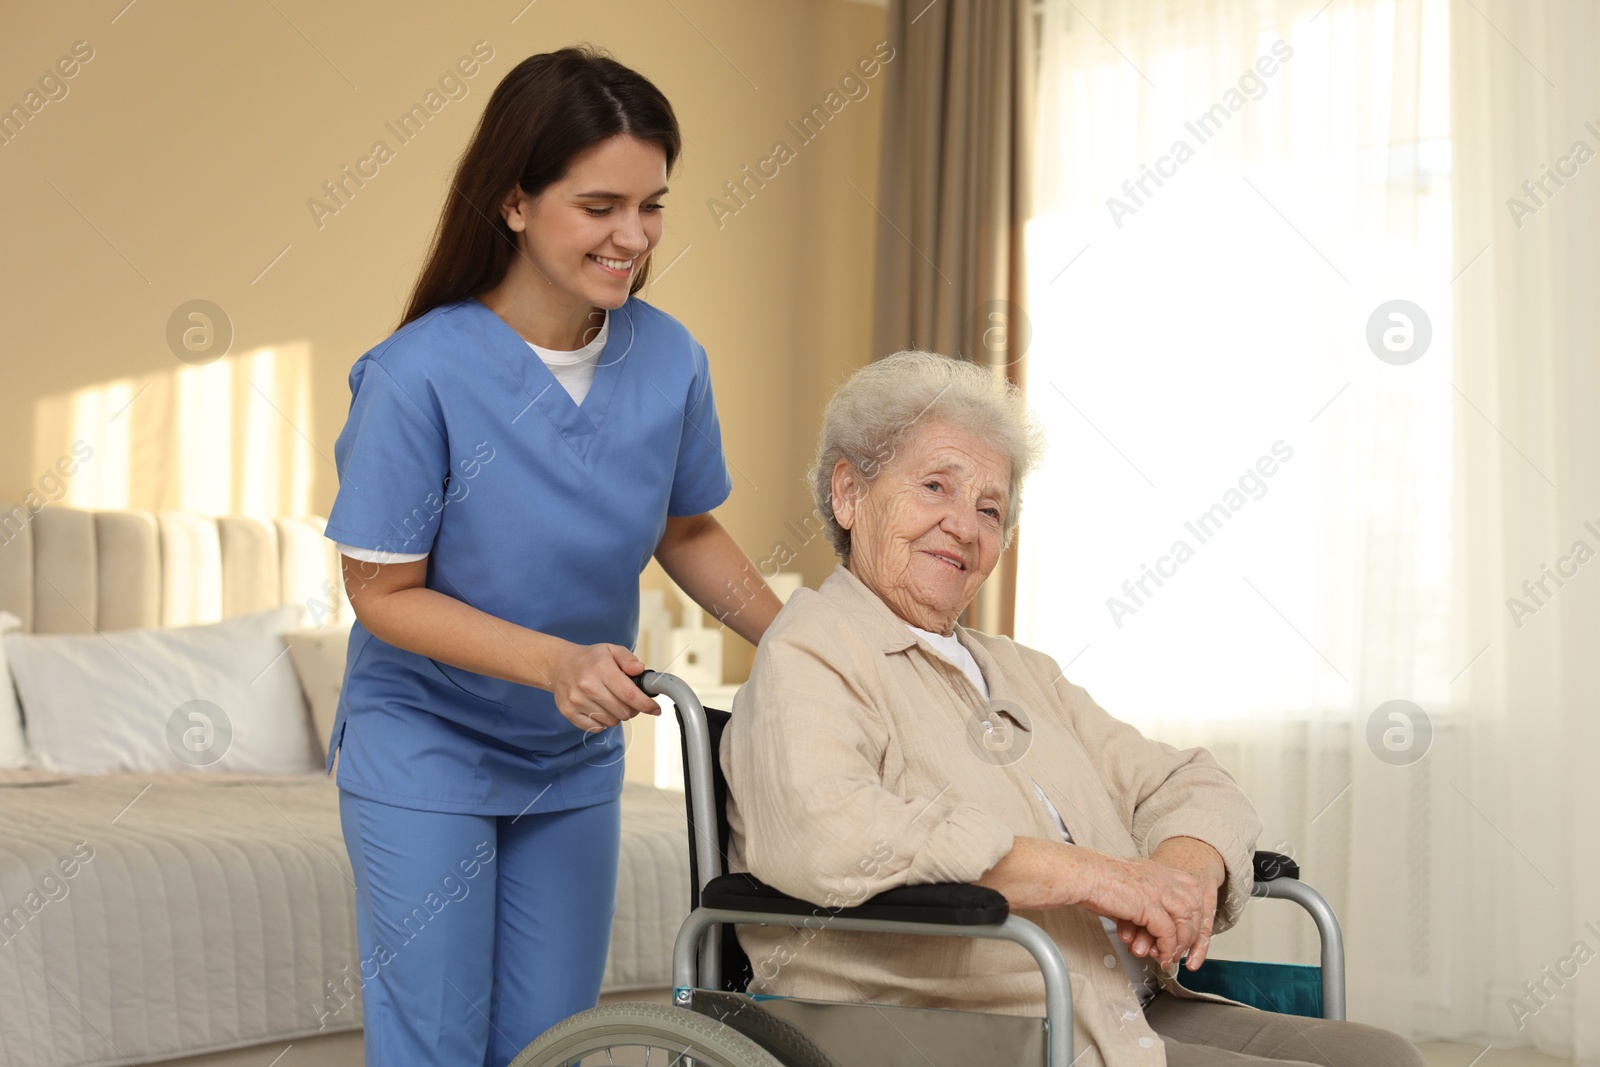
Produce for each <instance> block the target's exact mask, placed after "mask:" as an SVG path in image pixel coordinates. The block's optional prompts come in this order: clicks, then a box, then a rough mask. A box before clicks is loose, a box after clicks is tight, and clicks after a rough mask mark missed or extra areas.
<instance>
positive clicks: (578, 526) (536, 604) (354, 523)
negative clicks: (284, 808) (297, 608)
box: [327, 298, 732, 815]
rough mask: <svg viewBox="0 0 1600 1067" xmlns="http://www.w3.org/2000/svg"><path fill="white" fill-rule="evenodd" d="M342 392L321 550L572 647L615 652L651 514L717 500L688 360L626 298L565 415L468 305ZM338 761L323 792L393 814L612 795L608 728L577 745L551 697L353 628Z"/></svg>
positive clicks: (712, 438)
mask: <svg viewBox="0 0 1600 1067" xmlns="http://www.w3.org/2000/svg"><path fill="white" fill-rule="evenodd" d="M350 392H351V400H350V415H349V419H348V421H346V423H345V427H344V430H343V431H342V432H341V433H340V434H339V440H338V442H337V443H336V444H335V445H334V458H335V461H336V463H337V466H338V469H339V493H338V497H337V498H336V499H335V501H334V505H333V511H332V513H331V514H330V515H329V517H328V526H327V536H328V537H329V538H331V539H332V540H334V541H337V542H340V543H342V544H347V545H352V546H355V547H358V548H370V549H377V550H382V551H390V552H410V553H417V552H426V553H428V554H429V555H428V576H427V587H428V588H429V589H436V590H438V591H439V592H442V593H445V594H446V595H448V596H452V597H455V598H456V599H458V600H462V601H465V602H466V603H468V604H471V605H472V606H473V607H476V608H479V609H481V610H483V611H485V612H487V613H489V614H490V615H493V616H495V617H497V618H501V619H507V620H510V621H511V622H514V623H517V624H518V625H521V626H526V627H528V628H530V629H534V630H539V631H542V632H545V633H549V634H554V635H556V636H558V637H562V638H565V639H566V640H568V641H574V642H577V643H579V644H596V643H599V642H609V643H612V644H618V645H624V646H627V647H629V648H631V647H633V645H634V642H635V640H636V639H637V636H638V628H639V573H640V571H642V570H643V569H644V567H645V565H646V564H647V563H648V562H649V561H650V557H651V555H652V554H653V553H654V551H655V547H656V545H657V544H658V543H659V542H660V540H661V535H662V533H663V532H664V531H665V529H666V522H667V517H668V516H669V515H698V514H701V513H704V512H707V511H710V510H711V509H713V508H715V507H716V506H717V505H719V504H721V503H722V502H723V501H724V500H726V499H727V497H728V493H729V491H730V490H731V489H732V482H731V481H730V480H729V478H728V469H727V463H726V461H725V460H724V458H723V455H722V431H721V427H720V425H719V424H718V421H717V412H716V406H715V404H714V402H713V400H712V395H711V376H710V371H709V368H708V366H707V362H706V354H705V349H704V348H702V347H701V346H700V344H699V343H698V342H696V341H695V339H694V338H693V337H692V336H691V335H690V334H689V331H688V330H686V329H685V328H684V327H683V325H682V324H680V323H679V322H678V321H677V320H676V319H674V318H672V316H670V315H668V314H666V313H665V312H662V311H659V310H657V309H656V308H653V307H651V306H650V305H649V304H646V303H643V302H641V301H639V300H636V299H631V298H630V299H629V300H628V302H627V303H626V304H624V305H623V306H622V307H621V308H619V309H617V310H615V311H613V312H611V326H610V331H609V335H608V337H607V340H606V346H605V349H604V351H603V352H602V354H601V357H600V361H599V364H598V366H597V369H596V371H595V376H594V382H593V384H592V385H591V386H590V389H589V393H588V395H587V396H586V397H585V398H584V402H583V404H582V406H581V407H580V406H579V405H576V404H574V403H573V402H572V398H571V396H569V395H568V394H567V391H566V390H565V389H564V388H562V387H561V385H560V384H559V383H558V382H557V381H556V380H555V378H554V376H553V375H551V373H550V371H549V370H548V369H547V368H546V367H545V365H544V363H543V361H541V360H540V359H539V357H538V356H537V355H535V354H534V352H533V351H532V350H531V349H530V348H529V347H528V344H527V342H525V341H524V340H523V339H522V338H521V337H520V336H519V335H518V334H517V333H516V331H515V330H513V329H511V327H510V326H508V325H506V323H505V322H504V320H502V319H501V318H500V317H499V316H498V315H496V314H495V313H494V312H493V311H490V310H489V309H488V308H487V307H485V306H484V305H483V304H482V303H480V302H479V301H478V300H476V299H470V300H464V301H462V302H460V303H457V304H450V305H447V306H444V307H439V308H435V309H434V310H432V311H430V312H428V313H427V314H426V315H423V316H422V317H420V318H418V319H416V320H415V321H413V322H410V323H408V324H406V325H405V326H404V327H402V328H401V329H400V330H398V331H396V332H395V333H394V334H393V335H392V336H390V337H389V338H388V339H387V340H385V341H384V342H383V343H382V344H379V345H378V346H377V347H376V348H374V349H372V351H370V352H368V353H366V354H365V355H364V356H362V357H361V358H360V359H359V360H357V361H356V364H355V366H354V367H352V368H351V370H350ZM482 639H483V640H494V638H493V637H492V636H490V635H487V634H486V635H484V636H483V638H482ZM340 749H342V750H343V753H344V755H343V757H342V758H341V759H340V760H339V774H338V783H339V787H340V788H341V789H345V790H348V791H349V792H351V793H355V794H357V795H359V796H363V797H368V798H370V799H373V800H380V801H384V802H387V803H391V804H396V805H399V806H402V807H412V808H422V809H425V810H430V811H446V812H466V813H473V814H483V815H515V814H519V813H522V812H524V811H530V810H537V811H560V810H564V809H567V808H577V807H583V806H586V805H589V804H598V803H603V802H605V801H608V800H611V799H614V798H615V797H617V796H618V795H619V794H620V793H621V791H622V758H623V739H622V735H621V728H620V727H612V728H611V729H608V730H605V731H602V732H599V733H597V734H585V733H584V732H583V731H582V730H580V729H578V728H577V727H576V726H573V725H572V724H571V723H569V722H568V721H567V720H566V719H565V718H563V717H562V715H561V713H560V712H559V711H557V710H556V705H555V699H554V698H553V697H552V696H551V694H550V693H549V692H547V691H545V690H543V689H536V688H534V687H532V686H525V685H518V684H515V683H513V682H505V681H501V680H499V679H497V678H490V677H487V676H485V675H482V674H476V673H474V672H472V671H466V670H461V669H459V668H456V667H451V666H447V665H445V664H443V663H439V662H437V661H435V660H432V659H429V658H428V657H426V656H420V655H417V654H415V653H412V652H407V651H404V650H402V649H399V648H396V647H394V646H393V645H390V644H388V643H387V642H384V641H381V640H379V639H378V638H376V637H374V636H373V635H372V634H371V633H370V632H368V630H367V629H366V628H365V627H364V626H362V625H361V622H360V620H359V619H357V620H356V622H355V625H354V627H353V628H352V630H351V632H350V647H349V654H348V658H347V661H346V666H345V676H344V688H343V690H342V691H341V693H340V696H339V712H338V717H337V718H336V719H335V721H334V726H333V737H332V740H331V742H330V743H329V746H328V751H329V755H328V766H329V768H330V769H331V768H332V766H333V756H334V753H335V752H338V751H339V750H340Z"/></svg>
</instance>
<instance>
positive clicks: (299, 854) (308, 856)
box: [0, 507, 689, 1067]
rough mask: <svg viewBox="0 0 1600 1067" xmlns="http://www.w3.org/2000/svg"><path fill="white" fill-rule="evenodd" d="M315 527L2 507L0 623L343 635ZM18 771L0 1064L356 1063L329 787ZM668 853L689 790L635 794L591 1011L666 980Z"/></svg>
mask: <svg viewBox="0 0 1600 1067" xmlns="http://www.w3.org/2000/svg"><path fill="white" fill-rule="evenodd" d="M321 531H322V524H321V522H320V520H317V519H309V518H295V519H278V520H271V521H266V520H259V519H251V518H241V517H228V518H222V519H209V518H202V517H199V516H194V515H187V514H176V513H150V512H131V511H121V512H109V511H106V512H88V511H76V510H71V509H64V508H52V507H47V508H45V509H43V510H41V511H39V512H38V513H37V514H36V515H35V514H32V513H30V512H28V511H26V510H25V509H20V508H13V509H9V510H6V509H0V610H4V611H8V612H10V613H11V614H13V615H15V616H16V617H17V618H18V619H20V620H21V628H22V629H23V630H24V631H25V632H27V633H33V634H84V635H90V637H89V638H87V640H90V641H93V642H103V641H106V637H105V636H104V635H107V634H111V635H115V634H117V633H118V632H119V631H133V630H141V629H149V628H162V629H165V628H172V627H184V626H195V625H202V624H209V623H216V622H220V621H222V620H233V619H237V618H240V617H245V616H252V615H253V613H258V612H263V611H268V610H271V609H274V608H279V607H281V606H283V605H310V606H311V611H310V612H309V614H311V615H312V616H313V617H314V621H316V622H319V623H322V624H323V625H324V626H325V627H329V628H334V629H335V631H336V628H337V626H338V624H339V622H340V620H341V618H345V619H347V618H348V614H347V613H348V611H349V608H348V605H347V604H345V603H343V602H342V597H341V596H340V592H339V587H338V583H337V582H336V581H335V580H334V578H335V576H336V575H337V564H338V561H337V556H336V554H335V553H334V551H333V549H332V546H331V545H329V544H328V543H327V542H326V541H325V540H324V539H323V538H322V533H321ZM323 643H324V644H325V645H337V641H336V640H330V641H325V642H323ZM18 670H19V677H20V676H21V673H20V666H19V668H18ZM335 673H336V672H335ZM36 681H37V680H35V683H36ZM6 684H7V685H9V684H10V683H9V680H7V681H6ZM305 693H306V696H307V697H308V698H310V701H311V705H312V706H313V707H314V706H316V705H317V704H319V703H325V702H326V694H321V695H320V697H319V695H318V694H315V693H312V692H311V691H310V686H309V685H308V686H307V688H306V690H305ZM129 699H132V695H131V694H130V697H129ZM23 711H24V714H26V711H27V705H26V702H25V703H24V707H23ZM93 714H94V715H97V716H103V717H104V720H105V721H106V722H108V723H110V722H112V721H113V717H114V716H115V714H116V713H115V711H114V710H112V709H110V708H100V707H97V708H95V709H93ZM304 714H306V715H307V716H308V717H310V711H309V710H307V711H305V712H304ZM29 725H30V728H31V726H32V723H31V722H30V724H29ZM311 729H314V728H313V727H308V730H311ZM34 762H35V765H34V766H29V767H21V768H11V769H4V770H0V998H3V1003H5V1004H6V1005H7V1008H6V1010H5V1011H4V1012H0V1063H5V1064H30V1065H38V1067H87V1065H99V1064H143V1063H163V1062H167V1061H172V1060H176V1059H178V1058H180V1057H189V1056H198V1055H200V1054H202V1053H209V1054H220V1053H224V1052H226V1050H241V1051H239V1052H238V1053H236V1054H234V1055H232V1056H227V1055H213V1056H211V1057H208V1058H206V1059H204V1061H203V1062H205V1063H207V1064H211V1063H216V1064H222V1063H241V1064H242V1063H259V1064H262V1065H263V1067H264V1065H266V1064H268V1063H270V1062H275V1061H274V1056H276V1055H279V1054H281V1053H282V1051H283V1050H284V1049H285V1048H286V1047H287V1046H288V1045H289V1044H291V1043H296V1042H298V1043H299V1044H300V1045H301V1046H302V1048H303V1049H304V1048H311V1047H313V1046H316V1045H317V1044H318V1043H319V1042H321V1043H323V1045H324V1046H325V1048H326V1049H327V1050H337V1052H336V1053H335V1052H327V1053H326V1054H325V1057H324V1058H323V1059H321V1060H317V1061H316V1062H326V1063H335V1062H349V1063H358V1062H360V1061H359V1039H358V1038H359V1034H358V1032H359V1028H360V1024H361V1007H360V993H359V987H360V980H359V976H358V973H359V972H358V966H357V961H358V954H357V950H356V943H355V916H354V906H353V898H354V890H353V885H352V882H351V873H350V866H349V861H348V859H347V858H346V855H345V850H344V843H343V839H342V837H341V835H340V832H339V824H338V811H337V790H336V789H335V787H334V785H333V784H332V782H331V780H330V779H328V778H326V777H325V776H323V775H321V774H319V773H315V772H314V771H310V772H302V773H276V774H252V773H207V772H206V771H205V769H204V768H197V769H196V770H194V771H184V770H178V771H167V772H162V773H152V772H149V771H146V772H142V773H133V772H126V771H122V772H116V771H111V772H96V773H74V772H71V771H63V770H60V769H58V768H57V769H52V768H50V767H48V766H45V767H41V766H38V765H37V764H38V763H39V762H40V761H38V760H36V761H34ZM56 762H57V763H59V761H56ZM684 838H685V823H684V813H683V798H682V794H681V793H678V792H674V791H672V790H670V789H657V788H655V787H653V786H651V785H648V784H644V783H641V782H639V781H630V782H629V783H628V785H627V786H626V789H625V792H624V796H623V851H622V864H621V877H620V883H619V886H618V907H617V915H616V920H615V923H614V927H613V934H612V950H611V955H610V958H609V960H608V963H607V968H606V976H605V985H604V989H605V991H606V993H607V994H612V995H614V994H619V993H623V992H627V993H628V994H629V995H630V996H639V995H645V996H660V995H661V994H660V991H661V990H662V989H664V988H665V987H666V986H668V985H670V953H671V941H672V937H673V935H674V933H675V932H676V930H677V927H678V925H679V924H680V922H681V921H682V919H683V918H684V916H685V915H686V914H687V913H688V891H687V887H688V879H689V875H688V854H687V849H686V847H685V840H684ZM336 1035H342V1039H340V1037H339V1036H336ZM352 1056H353V1057H354V1058H352ZM314 1059H315V1057H312V1058H307V1057H306V1056H304V1055H303V1054H301V1053H298V1052H297V1054H296V1056H295V1058H294V1061H293V1062H295V1063H297V1064H307V1063H310V1062H313V1060H314ZM194 1062H195V1063H199V1062H201V1061H198V1060H197V1061H194Z"/></svg>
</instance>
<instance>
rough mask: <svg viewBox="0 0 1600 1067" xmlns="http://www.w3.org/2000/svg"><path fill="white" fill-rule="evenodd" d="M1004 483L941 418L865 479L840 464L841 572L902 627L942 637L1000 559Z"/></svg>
mask: <svg viewBox="0 0 1600 1067" xmlns="http://www.w3.org/2000/svg"><path fill="white" fill-rule="evenodd" d="M1010 485H1011V470H1010V465H1009V463H1008V462H1007V460H1006V458H1005V456H1004V455H1003V454H1002V453H1000V452H999V451H997V450H995V449H994V448H992V447H990V446H989V445H988V444H987V443H986V442H984V441H983V440H981V439H979V438H977V437H975V436H974V435H972V434H970V433H968V432H967V431H965V430H962V429H961V428H959V427H955V426H951V425H949V424H947V423H943V422H929V423H927V424H926V425H922V426H919V427H918V428H916V429H914V430H913V431H912V432H911V434H910V435H909V436H907V438H906V439H905V440H903V441H901V442H900V445H899V447H898V448H897V449H896V450H895V454H894V456H893V457H892V458H891V459H890V461H889V462H888V463H887V464H885V465H884V466H883V468H882V469H881V470H880V471H879V472H878V476H877V477H876V478H874V479H872V480H871V481H870V482H869V481H868V480H867V478H866V477H865V475H864V474H863V473H862V472H861V471H858V470H856V469H855V468H854V467H852V466H851V465H850V463H849V462H848V461H847V460H840V461H839V462H838V464H837V465H835V467H834V469H833V514H834V518H835V519H836V520H837V521H838V523H839V525H840V526H842V527H843V528H844V529H846V530H849V531H850V558H849V561H848V562H847V564H846V566H847V567H848V568H849V570H850V573H852V574H854V575H855V576H856V577H857V578H859V579H861V582H862V584H864V585H865V586H866V587H867V588H869V589H871V590H872V591H873V592H874V593H877V594H878V596H879V597H880V598H882V599H883V601H884V602H885V603H887V604H888V605H889V607H890V608H891V609H893V611H894V612H895V614H896V615H899V616H900V617H901V618H902V619H904V620H905V621H906V622H909V623H911V624H912V625H913V626H917V627H919V628H921V629H924V630H931V631H933V632H935V633H941V634H948V633H950V632H951V628H952V627H953V626H954V624H955V620H956V616H958V615H960V614H961V612H962V611H963V610H964V609H965V608H966V606H967V605H968V604H970V603H971V602H972V598H973V597H975V596H977V594H978V587H979V586H981V585H982V584H983V582H984V579H985V578H987V577H989V572H990V571H992V570H994V565H995V563H996V562H997V561H998V560H999V559H1000V547H1001V544H1002V542H1003V541H1004V534H1005V520H1006V515H1007V511H1008V509H1009V508H1010V506H1011V501H1010V498H1009V497H1010V493H1009V487H1010Z"/></svg>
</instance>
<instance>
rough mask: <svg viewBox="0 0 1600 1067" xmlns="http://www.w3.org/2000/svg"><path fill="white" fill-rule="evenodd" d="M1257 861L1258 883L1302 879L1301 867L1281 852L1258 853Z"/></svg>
mask: <svg viewBox="0 0 1600 1067" xmlns="http://www.w3.org/2000/svg"><path fill="white" fill-rule="evenodd" d="M1255 859H1256V881H1258V882H1272V881H1276V880H1277V879H1279V878H1295V879H1298V878H1299V877H1300V865H1299V864H1298V863H1296V862H1295V861H1294V860H1292V859H1290V858H1289V857H1288V856H1285V855H1284V854H1283V853H1281V852H1257V853H1256V857H1255Z"/></svg>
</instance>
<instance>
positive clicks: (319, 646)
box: [283, 622, 350, 764]
mask: <svg viewBox="0 0 1600 1067" xmlns="http://www.w3.org/2000/svg"><path fill="white" fill-rule="evenodd" d="M283 640H284V642H285V643H286V644H287V645H288V646H289V658H290V659H291V660H293V661H294V672H295V674H297V675H299V676H300V688H301V689H302V690H303V691H304V692H305V695H306V702H307V703H309V704H310V705H311V728H312V733H313V734H314V736H315V737H316V740H317V744H318V745H319V746H321V747H320V748H319V749H318V751H320V752H321V753H322V758H323V761H324V764H326V761H327V758H328V741H329V740H330V739H331V738H332V736H333V720H334V718H335V717H336V716H337V715H338V713H339V690H340V689H341V688H343V687H344V661H345V649H347V648H348V647H349V646H350V623H348V622H346V623H344V624H343V625H337V626H323V627H319V628H318V629H315V630H293V631H291V632H289V633H286V634H284V635H283Z"/></svg>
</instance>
